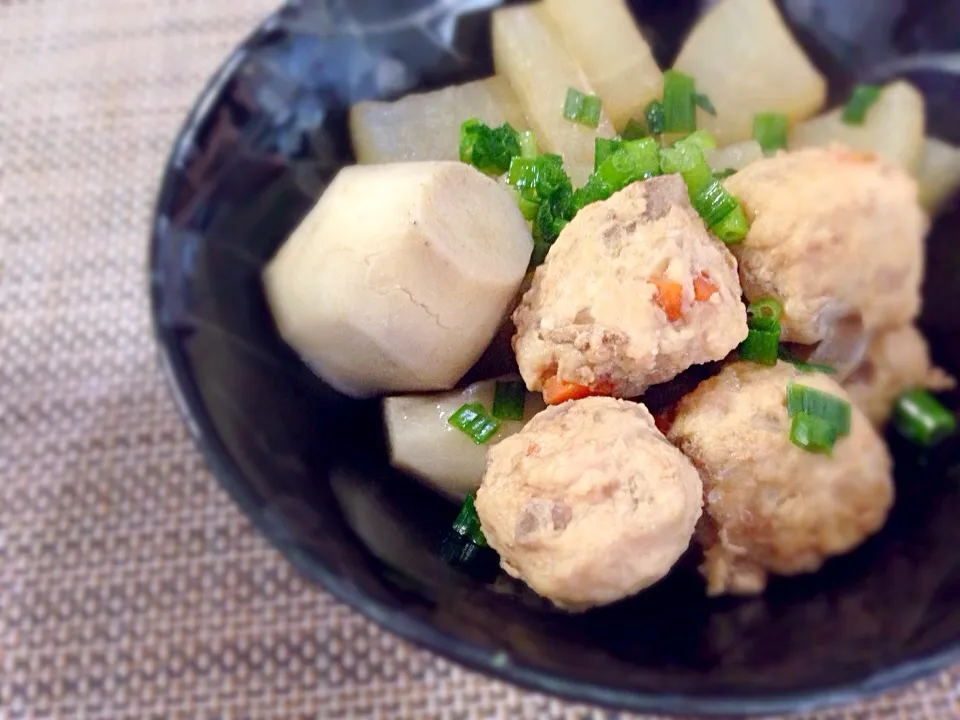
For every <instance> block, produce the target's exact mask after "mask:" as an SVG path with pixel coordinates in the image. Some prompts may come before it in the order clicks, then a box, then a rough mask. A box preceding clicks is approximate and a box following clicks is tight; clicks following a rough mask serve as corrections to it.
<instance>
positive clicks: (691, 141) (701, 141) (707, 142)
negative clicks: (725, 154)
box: [674, 130, 717, 150]
mask: <svg viewBox="0 0 960 720" xmlns="http://www.w3.org/2000/svg"><path fill="white" fill-rule="evenodd" d="M678 143H683V144H684V145H696V146H697V147H698V148H700V149H701V150H714V149H716V147H717V139H716V138H715V137H714V136H713V134H712V133H710V131H709V130H694V131H693V132H692V133H690V134H689V135H687V136H686V137H685V138H683V139H681V140H678V141H677V143H674V145H676V144H678Z"/></svg>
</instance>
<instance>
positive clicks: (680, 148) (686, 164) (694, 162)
mask: <svg viewBox="0 0 960 720" xmlns="http://www.w3.org/2000/svg"><path fill="white" fill-rule="evenodd" d="M660 170H661V171H662V172H663V173H664V174H665V175H666V174H672V173H680V175H681V176H683V181H684V182H685V183H686V184H687V193H688V194H689V195H690V199H691V200H693V198H694V197H696V194H697V192H698V191H699V190H700V188H702V187H703V186H704V185H706V184H707V183H709V182H710V181H711V180H712V179H713V173H712V172H711V171H710V166H709V165H707V161H706V160H705V159H704V157H703V150H701V149H700V147H699V146H698V145H696V144H695V143H686V142H684V141H683V140H681V141H679V142H677V143H675V144H674V146H673V147H669V148H663V149H662V150H661V151H660Z"/></svg>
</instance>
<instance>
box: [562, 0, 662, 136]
mask: <svg viewBox="0 0 960 720" xmlns="http://www.w3.org/2000/svg"><path fill="white" fill-rule="evenodd" d="M544 5H545V6H546V8H547V10H548V11H549V13H550V17H551V18H552V19H553V21H554V23H555V24H556V26H557V28H558V29H559V30H560V34H561V37H562V38H563V42H564V45H565V46H566V48H567V50H568V51H569V52H570V54H571V55H572V56H573V58H574V60H576V61H577V63H578V64H579V65H580V67H581V68H582V69H583V71H584V73H585V74H586V76H587V79H588V80H589V81H590V83H591V84H592V85H593V87H594V88H595V89H596V91H597V94H598V95H600V97H601V98H602V99H603V108H604V110H605V111H606V112H607V115H608V116H609V117H610V120H611V122H613V124H614V126H615V127H617V128H623V127H624V126H625V125H626V124H627V122H628V121H629V120H630V119H631V118H633V117H640V116H642V114H643V110H644V108H645V107H646V106H647V103H649V102H650V101H651V100H655V99H657V98H659V97H660V93H661V91H662V89H663V74H662V73H661V72H660V66H659V65H657V61H656V60H654V59H653V53H652V52H651V51H650V46H649V45H647V41H646V40H644V39H643V35H641V34H640V30H639V29H638V28H637V26H636V23H634V21H633V16H632V15H631V14H630V10H629V8H628V7H627V5H626V3H625V2H624V1H623V0H544Z"/></svg>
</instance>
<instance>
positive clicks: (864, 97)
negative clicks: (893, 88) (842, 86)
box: [843, 85, 883, 125]
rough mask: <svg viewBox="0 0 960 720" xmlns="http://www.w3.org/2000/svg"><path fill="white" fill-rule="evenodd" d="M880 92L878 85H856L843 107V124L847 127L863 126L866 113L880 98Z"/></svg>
mask: <svg viewBox="0 0 960 720" xmlns="http://www.w3.org/2000/svg"><path fill="white" fill-rule="evenodd" d="M882 90H883V89H882V88H881V87H880V86H879V85H857V86H856V87H855V88H854V89H853V92H852V93H850V99H849V100H847V104H846V105H844V107H843V122H844V123H846V124H847V125H863V123H864V122H866V120H867V111H868V110H869V109H870V106H871V105H873V104H874V103H875V102H876V101H877V100H878V99H879V98H880V93H881V92H882Z"/></svg>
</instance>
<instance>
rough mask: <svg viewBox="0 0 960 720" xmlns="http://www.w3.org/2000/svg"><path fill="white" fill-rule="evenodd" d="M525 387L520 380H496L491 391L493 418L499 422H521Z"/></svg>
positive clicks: (525, 394)
mask: <svg viewBox="0 0 960 720" xmlns="http://www.w3.org/2000/svg"><path fill="white" fill-rule="evenodd" d="M526 399H527V386H526V385H525V384H524V383H523V381H521V380H498V381H497V384H496V387H495V388H494V391H493V416H494V417H495V418H498V419H500V420H523V405H524V402H525V401H526Z"/></svg>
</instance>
